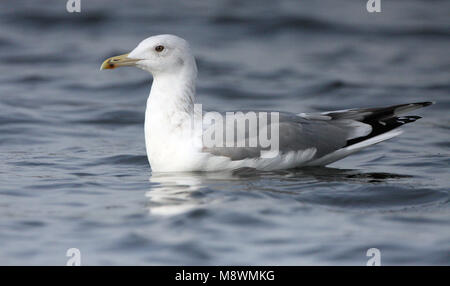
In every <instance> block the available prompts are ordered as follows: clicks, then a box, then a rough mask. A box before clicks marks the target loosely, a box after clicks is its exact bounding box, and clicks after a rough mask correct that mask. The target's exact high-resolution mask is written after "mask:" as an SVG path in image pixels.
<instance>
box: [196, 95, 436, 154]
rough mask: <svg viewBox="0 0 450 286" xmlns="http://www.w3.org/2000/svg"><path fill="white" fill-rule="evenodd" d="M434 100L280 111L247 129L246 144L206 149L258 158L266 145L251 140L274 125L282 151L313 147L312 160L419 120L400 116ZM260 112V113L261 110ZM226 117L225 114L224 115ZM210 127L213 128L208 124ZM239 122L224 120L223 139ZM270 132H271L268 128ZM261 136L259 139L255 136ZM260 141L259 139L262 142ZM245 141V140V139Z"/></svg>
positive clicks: (204, 148)
mask: <svg viewBox="0 0 450 286" xmlns="http://www.w3.org/2000/svg"><path fill="white" fill-rule="evenodd" d="M430 104H432V103H431V102H419V103H410V104H402V105H395V106H389V107H381V108H363V109H350V110H341V111H332V112H324V113H300V114H294V113H286V112H281V113H279V120H278V121H275V120H268V121H267V124H261V122H259V124H258V126H257V128H256V129H257V132H251V131H250V126H248V125H247V126H246V127H248V128H245V133H244V134H245V136H244V138H243V139H244V140H245V142H244V143H245V144H244V146H245V147H237V146H242V144H241V145H238V142H239V138H237V136H235V137H234V138H233V139H232V141H233V142H232V143H230V142H228V143H229V144H230V145H225V144H226V143H225V144H224V145H223V146H233V147H217V146H205V145H204V147H203V151H204V152H208V153H211V154H214V155H217V156H226V157H229V158H230V159H231V160H242V159H247V158H258V157H260V156H261V151H262V150H265V149H268V148H267V147H266V148H262V147H261V146H260V144H258V145H257V146H256V147H251V146H250V144H249V142H250V141H251V140H252V139H255V140H258V139H259V137H260V135H261V130H263V129H264V128H265V129H266V130H271V128H272V127H273V125H277V126H278V130H279V136H278V138H279V152H280V154H284V153H287V152H290V151H302V150H306V149H309V148H314V149H315V154H314V157H313V158H311V160H314V159H317V158H321V157H323V156H325V155H327V154H330V153H332V152H334V151H337V150H339V149H341V148H344V147H346V146H349V145H352V144H356V143H359V142H361V141H364V140H367V139H370V138H372V137H374V136H377V135H380V134H382V133H386V132H388V131H391V130H392V129H395V128H397V127H399V126H401V125H403V124H405V123H409V122H413V121H415V120H417V119H419V118H420V117H419V116H405V117H398V116H397V115H399V114H401V113H404V112H408V111H411V110H414V109H417V108H420V107H424V106H428V105H430ZM258 114H260V113H258ZM223 118H225V114H223ZM206 128H211V125H207V127H206ZM236 130H237V124H233V125H230V124H226V123H225V122H223V138H224V140H225V141H230V138H227V132H234V134H237V133H236ZM268 133H269V134H270V133H271V132H270V131H268ZM255 137H257V138H255ZM258 142H259V141H258ZM241 143H242V142H241Z"/></svg>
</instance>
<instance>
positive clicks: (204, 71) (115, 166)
mask: <svg viewBox="0 0 450 286" xmlns="http://www.w3.org/2000/svg"><path fill="white" fill-rule="evenodd" d="M150 2H152V3H150ZM319 2H320V3H319ZM381 2H382V12H381V13H374V14H369V13H368V12H367V11H366V8H365V7H366V1H365V0H347V1H334V0H328V1H313V0H310V1H264V2H263V1H214V4H213V3H212V1H119V0H116V1H99V0H98V1H87V0H81V9H82V11H81V13H80V14H77V13H74V14H69V13H67V12H66V7H65V6H66V1H1V2H0V25H1V26H0V27H1V29H0V162H1V163H0V264H2V265H43V264H45V265H47V264H53V265H65V264H66V262H67V260H68V257H66V251H67V249H69V248H78V249H79V250H80V251H81V264H82V265H161V264H162V265H172V264H182V265H193V264H196V265H197V264H200V265H219V264H232V265H235V264H240V265H242V264H243V265H247V264H252V265H263V264H270V265H311V264H314V265H324V264H325V265H342V264H351V265H365V264H366V262H367V260H368V259H369V257H367V256H366V252H367V250H368V249H369V248H378V249H379V250H380V252H381V264H382V265H393V264H394V265H398V264H400V265H404V264H433V265H436V264H438V265H440V264H445V265H448V264H450V252H449V251H450V229H449V226H450V224H449V223H450V207H449V186H450V183H449V175H450V173H449V163H450V149H449V146H450V141H449V131H450V128H449V126H450V113H449V110H450V97H449V96H450V57H449V50H450V18H449V17H448V16H449V12H450V2H449V1H419V0H410V1H393V0H389V1H387V0H381ZM162 33H172V34H177V35H179V36H182V37H183V38H185V39H187V40H188V41H189V42H190V43H191V46H192V47H193V51H194V53H195V56H196V57H197V61H198V66H199V82H198V87H197V89H198V94H199V96H198V97H199V100H200V101H201V102H202V103H203V104H204V106H205V108H210V109H218V110H232V109H234V110H236V109H252V108H258V109H261V108H262V109H278V110H282V111H292V112H313V111H326V110H336V109H345V108H351V107H367V106H383V105H391V104H399V103H407V102H414V101H425V100H430V101H436V102H437V103H436V104H435V105H433V106H431V107H427V108H424V109H421V110H418V111H417V112H415V113H414V114H417V115H420V116H423V119H421V120H419V121H417V122H415V123H413V124H409V125H408V126H406V127H405V128H404V129H405V133H404V134H403V135H401V136H400V137H397V138H395V139H392V140H390V141H388V142H385V143H382V144H379V145H376V146H374V147H372V148H369V149H366V150H364V151H363V152H360V153H358V154H356V155H353V156H351V157H348V158H346V159H345V160H343V161H340V162H337V163H335V164H333V165H331V166H329V167H327V168H317V169H308V170H290V171H280V172H256V171H251V170H244V171H240V172H235V173H232V174H230V173H213V174H202V173H195V174H152V172H151V168H150V166H149V164H148V162H147V158H146V155H145V147H144V135H143V134H144V131H143V121H144V107H145V102H146V99H147V95H148V92H149V88H150V84H151V77H150V76H149V75H148V74H147V73H145V72H143V71H141V70H138V69H133V68H123V69H117V70H114V71H110V72H105V71H102V72H100V71H99V67H100V64H101V62H102V61H103V60H104V59H105V58H107V57H109V56H113V55H117V54H121V53H125V52H128V51H130V50H131V49H133V48H134V47H135V46H136V45H137V43H138V42H139V41H141V40H142V39H144V38H146V37H148V36H151V35H155V34H162Z"/></svg>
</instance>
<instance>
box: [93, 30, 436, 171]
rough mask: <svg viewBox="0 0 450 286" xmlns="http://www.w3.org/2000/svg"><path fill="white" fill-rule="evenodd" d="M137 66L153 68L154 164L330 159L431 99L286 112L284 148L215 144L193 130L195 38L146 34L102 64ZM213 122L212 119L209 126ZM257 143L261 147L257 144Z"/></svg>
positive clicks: (257, 164)
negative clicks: (269, 153)
mask: <svg viewBox="0 0 450 286" xmlns="http://www.w3.org/2000/svg"><path fill="white" fill-rule="evenodd" d="M121 66H136V67H138V68H141V69H143V70H145V71H147V72H149V73H151V74H152V75H153V84H152V87H151V90H150V95H149V97H148V99H147V107H146V111H145V145H146V151H147V157H148V160H149V163H150V166H151V168H152V171H154V172H173V171H221V170H233V169H239V168H244V167H249V168H255V169H260V170H277V169H288V168H297V167H304V166H322V165H328V164H330V163H332V162H335V161H337V160H339V159H342V158H344V157H346V156H348V155H350V154H352V153H354V152H357V151H359V150H361V149H363V148H365V147H367V146H370V145H373V144H376V143H379V142H381V141H384V140H387V139H390V138H392V137H394V136H397V135H399V134H400V133H401V130H398V129H397V127H399V126H401V125H403V124H405V123H409V122H413V121H415V120H416V119H418V118H420V117H418V116H406V117H398V115H399V114H401V113H404V112H407V111H411V110H414V109H416V108H420V107H423V106H427V105H430V104H431V102H419V103H410V104H402V105H396V106H390V107H381V108H364V109H349V110H341V111H333V112H325V113H319V114H308V113H306V114H305V113H299V114H293V113H280V121H279V123H277V124H279V130H280V131H279V138H280V139H279V140H280V150H279V153H278V155H277V156H274V157H271V158H264V157H262V156H261V155H260V151H261V150H260V149H258V148H256V150H255V149H254V148H253V149H251V148H240V147H229V148H207V147H205V146H204V144H203V138H202V134H201V132H200V134H199V133H198V132H193V128H192V127H193V124H204V122H194V121H196V120H197V121H198V120H200V121H201V120H202V119H201V116H197V115H198V114H195V113H196V112H198V111H196V109H195V108H194V104H195V82H196V79H197V66H196V63H195V59H194V56H193V55H192V52H191V48H190V46H189V44H188V43H187V41H185V40H184V39H182V38H180V37H177V36H174V35H158V36H153V37H150V38H147V39H145V40H143V41H142V42H141V43H139V45H138V46H137V47H136V48H135V49H134V50H133V51H131V52H130V53H129V54H125V55H121V56H117V57H112V58H109V59H107V60H105V61H104V63H103V64H102V66H101V69H113V68H116V67H121ZM203 128H205V126H203ZM255 151H256V152H255Z"/></svg>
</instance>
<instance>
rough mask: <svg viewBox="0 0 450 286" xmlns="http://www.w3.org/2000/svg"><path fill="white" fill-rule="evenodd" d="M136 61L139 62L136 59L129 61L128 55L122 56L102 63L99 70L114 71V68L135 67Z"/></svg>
mask: <svg viewBox="0 0 450 286" xmlns="http://www.w3.org/2000/svg"><path fill="white" fill-rule="evenodd" d="M137 61H139V60H138V59H130V58H129V57H128V54H123V55H120V56H115V57H111V58H109V59H106V60H105V61H104V62H103V63H102V66H101V67H100V70H109V69H114V68H116V67H124V66H135V65H136V62H137Z"/></svg>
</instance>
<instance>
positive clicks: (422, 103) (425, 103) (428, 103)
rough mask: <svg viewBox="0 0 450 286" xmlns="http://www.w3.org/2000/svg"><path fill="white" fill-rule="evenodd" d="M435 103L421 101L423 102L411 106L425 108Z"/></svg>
mask: <svg viewBox="0 0 450 286" xmlns="http://www.w3.org/2000/svg"><path fill="white" fill-rule="evenodd" d="M435 103H436V101H423V102H416V103H413V104H415V105H420V106H422V107H426V106H430V105H433V104H435Z"/></svg>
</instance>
